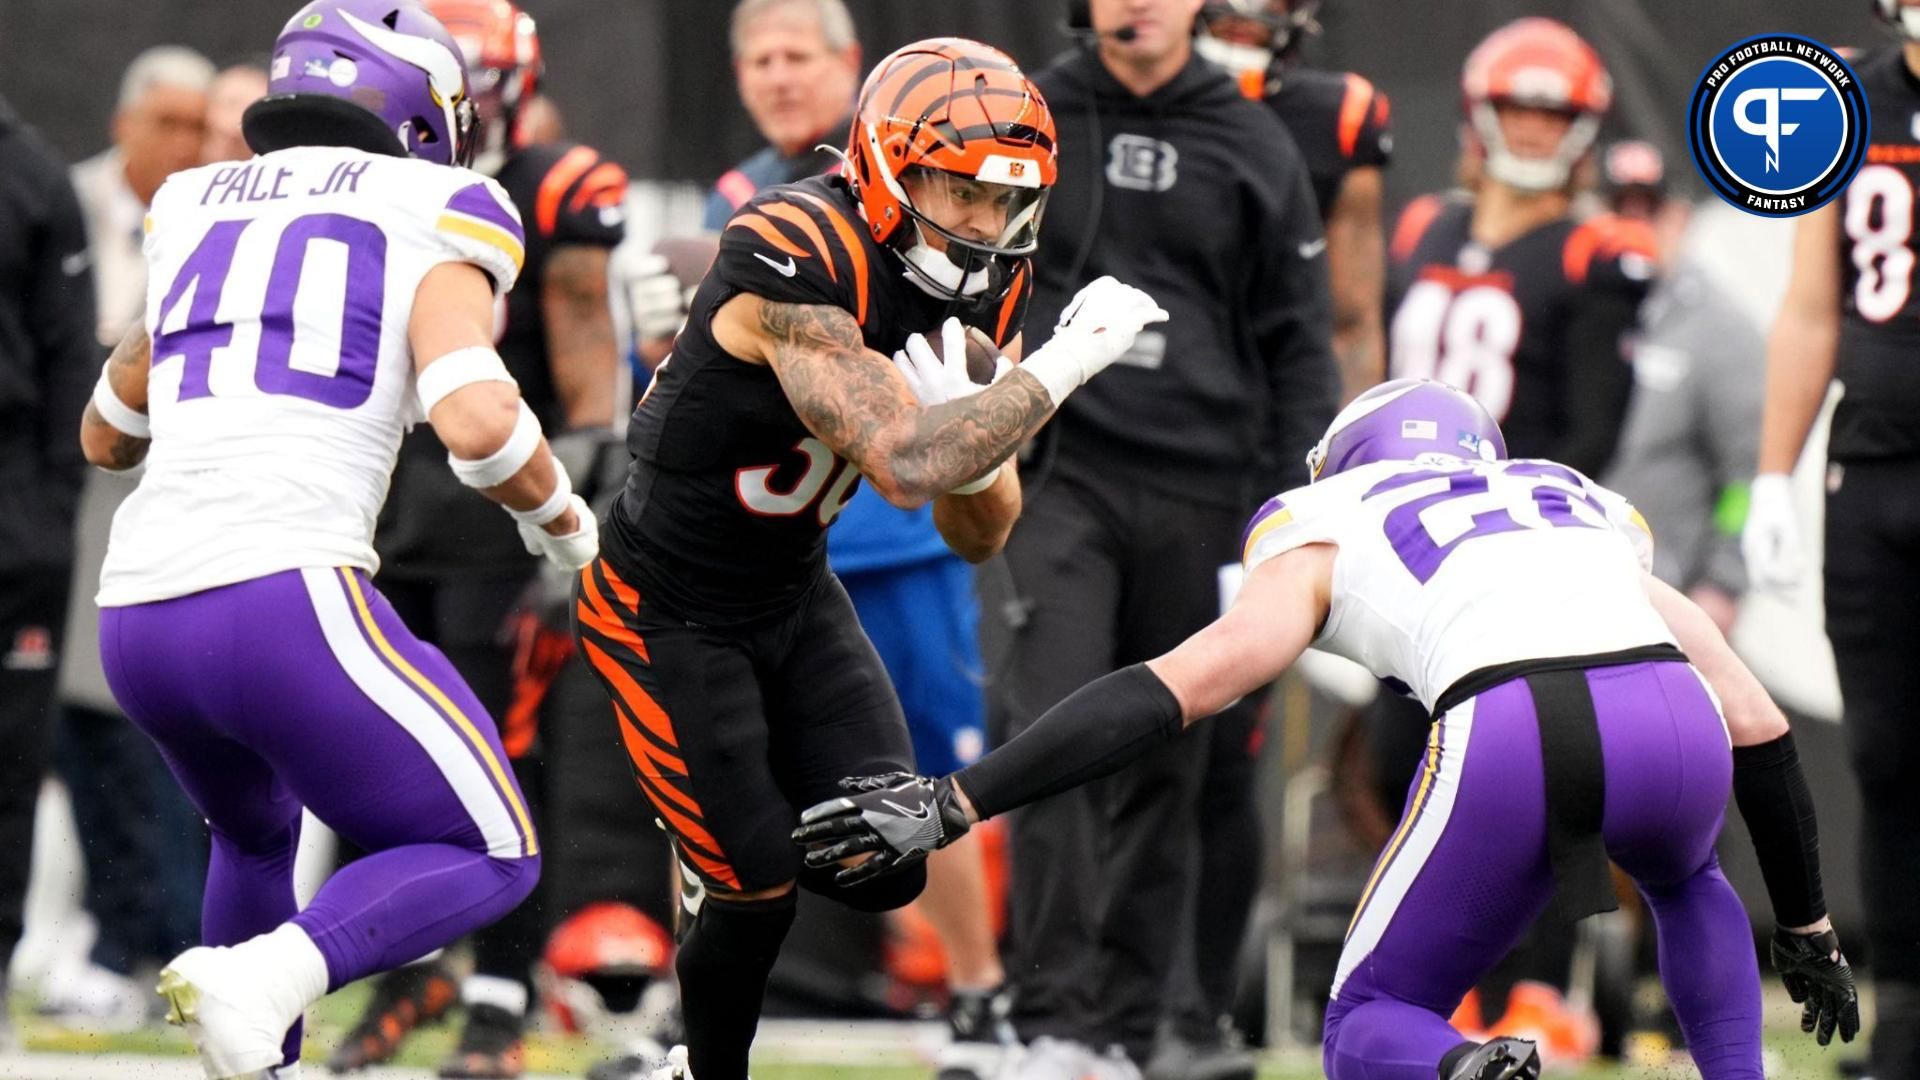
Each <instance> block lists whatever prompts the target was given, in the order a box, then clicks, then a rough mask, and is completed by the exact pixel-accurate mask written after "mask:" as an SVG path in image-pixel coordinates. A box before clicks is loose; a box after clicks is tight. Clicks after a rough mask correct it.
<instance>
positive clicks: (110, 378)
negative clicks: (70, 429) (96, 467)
mask: <svg viewBox="0 0 1920 1080" xmlns="http://www.w3.org/2000/svg"><path fill="white" fill-rule="evenodd" d="M152 362H153V339H152V338H150V337H148V336H147V329H146V327H144V326H141V325H139V324H135V325H134V327H133V328H132V329H130V330H128V331H127V334H126V336H125V337H123V338H121V339H120V343H119V344H118V345H115V346H114V347H113V353H112V354H111V355H109V356H108V357H107V371H106V375H107V382H108V384H109V385H111V386H112V387H113V392H114V393H115V394H117V395H119V397H120V399H121V400H122V401H126V400H127V399H128V398H131V397H136V396H137V397H138V398H139V400H140V403H141V406H142V410H141V411H143V412H144V411H145V409H144V406H145V404H146V397H147V395H146V382H147V370H148V368H149V367H150V366H151V365H152ZM135 387H138V388H139V389H140V391H141V392H140V393H139V394H138V395H135V394H133V393H131V392H130V391H132V390H133V388H135ZM80 426H81V429H82V431H87V430H93V431H96V432H99V433H101V434H104V435H106V436H107V437H108V439H109V442H108V444H107V450H106V455H107V461H106V464H105V465H104V467H105V468H108V469H112V470H114V471H115V472H119V471H120V470H123V469H131V468H133V467H134V466H135V465H138V464H140V462H141V460H142V459H144V458H145V457H146V456H147V447H148V446H150V445H152V442H153V441H152V440H151V439H141V438H137V437H135V436H132V435H129V434H127V433H126V432H124V431H121V430H120V429H119V428H116V427H114V426H113V425H112V424H109V423H107V418H106V417H104V416H101V415H100V410H99V409H97V408H95V407H94V405H93V402H91V401H89V402H87V407H86V410H85V411H84V412H82V413H81V414H80ZM96 437H97V436H96Z"/></svg>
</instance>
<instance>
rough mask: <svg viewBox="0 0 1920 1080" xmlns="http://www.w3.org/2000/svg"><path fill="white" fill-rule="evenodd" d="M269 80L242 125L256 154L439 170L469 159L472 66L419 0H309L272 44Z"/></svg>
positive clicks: (471, 132)
mask: <svg viewBox="0 0 1920 1080" xmlns="http://www.w3.org/2000/svg"><path fill="white" fill-rule="evenodd" d="M268 80H269V81H268V83H267V96H266V97H264V98H262V99H260V100H259V101H257V102H255V103H254V104H253V105H252V106H250V107H249V108H248V109H247V112H246V116H245V117H244V118H243V120H242V123H241V130H242V131H243V132H244V133H245V135H246V138H247V145H249V146H251V147H253V149H254V150H255V151H256V152H258V153H262V154H266V153H271V152H273V151H275V150H284V149H286V148H288V147H292V146H314V145H320V146H353V147H358V148H359V149H362V150H370V151H374V152H378V153H389V154H404V155H406V156H408V157H416V158H420V159H421V160H423V161H431V162H434V163H435V164H438V165H465V164H467V163H468V162H469V161H471V160H472V158H473V143H474V140H473V129H474V110H473V103H472V101H470V100H469V99H468V97H467V66H466V61H465V60H464V59H462V57H461V53H460V46H459V45H457V44H455V43H454V40H453V36H452V35H451V34H448V33H447V30H446V27H444V26H441V25H440V22H439V20H437V19H435V18H434V17H433V16H432V15H431V14H429V13H428V12H427V10H426V8H424V7H421V6H420V5H419V4H418V3H417V2H415V0H313V2H312V3H310V4H308V5H307V6H306V7H303V8H301V9H300V10H299V11H297V12H295V13H294V15H293V18H291V19H289V20H287V25H286V26H285V27H284V28H283V29H282V30H281V31H280V37H279V38H278V39H276V40H275V41H274V43H273V65H272V68H271V69H270V72H269V76H268Z"/></svg>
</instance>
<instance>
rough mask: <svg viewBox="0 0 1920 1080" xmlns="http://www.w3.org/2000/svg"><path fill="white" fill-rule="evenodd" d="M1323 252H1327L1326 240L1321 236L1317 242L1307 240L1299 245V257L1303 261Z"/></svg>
mask: <svg viewBox="0 0 1920 1080" xmlns="http://www.w3.org/2000/svg"><path fill="white" fill-rule="evenodd" d="M1325 250H1327V238H1326V237H1324V236H1323V237H1321V238H1320V239H1318V240H1309V241H1307V242H1306V243H1304V244H1301V245H1300V257H1301V258H1303V259H1311V258H1313V257H1314V256H1315V255H1318V254H1320V253H1321V252H1323V251H1325Z"/></svg>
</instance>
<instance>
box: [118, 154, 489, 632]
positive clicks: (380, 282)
mask: <svg viewBox="0 0 1920 1080" xmlns="http://www.w3.org/2000/svg"><path fill="white" fill-rule="evenodd" d="M525 243H526V240H525V236H524V233H523V232H522V230H521V226H520V219H519V215H518V214H517V213H516V212H515V210H514V208H513V203H512V201H511V200H510V199H509V198H508V197H507V194H506V192H505V191H503V190H502V189H501V188H500V187H499V186H498V185H497V184H495V183H494V182H493V181H492V180H489V179H487V178H486V177H483V176H481V175H480V174H478V173H475V172H471V171H469V170H467V169H459V168H449V167H447V166H444V165H434V164H431V163H428V162H424V161H418V160H415V159H412V158H400V157H388V156H382V155H379V154H369V153H365V152H363V151H359V150H350V149H345V148H340V147H301V148H297V149H292V150H282V151H279V152H277V153H272V154H266V155H263V156H260V157H256V158H254V159H252V160H251V161H244V162H224V163H221V164H217V165H207V166H204V167H202V168H198V169H191V170H188V171H186V172H182V173H176V174H175V175H174V176H173V177H171V178H170V179H168V181H167V182H166V184H165V185H164V186H162V187H161V189H160V191H159V192H158V194H156V195H155V196H154V200H153V206H152V208H151V211H150V214H149V217H148V219H147V236H146V257H147V267H148V271H149V273H148V286H147V315H146V319H147V331H148V333H149V334H151V335H152V338H153V365H152V369H151V372H150V374H149V375H148V378H147V410H148V414H149V416H150V417H151V419H152V428H153V445H152V447H151V448H150V449H149V451H148V454H147V463H146V473H145V475H144V476H143V477H142V478H141V480H140V486H139V488H138V489H137V490H135V491H134V493H133V494H132V495H131V496H129V497H128V499H127V501H126V503H125V504H124V505H122V506H121V508H120V512H119V513H118V514H117V515H115V517H114V521H113V534H112V539H111V541H110V544H109V546H108V550H107V558H106V564H105V566H104V568H103V569H102V571H101V575H100V593H99V596H98V600H99V603H100V604H101V605H102V606H115V605H124V604H138V603H145V602H148V601H153V600H164V599H168V598H170V597H175V596H184V595H186V594H188V593H193V592H198V591H200V590H202V589H209V588H213V587H215V586H219V585H227V584H232V583H234V582H237V581H245V580H249V579H252V578H257V577H262V576H264V575H267V574H273V573H278V572H280V571H283V570H293V569H299V568H303V567H318V566H350V567H359V568H361V569H363V570H366V571H368V572H369V573H371V572H373V571H374V570H376V569H377V568H378V565H379V564H378V559H377V558H376V557H375V555H374V553H373V527H374V520H375V518H376V516H377V515H378V514H379V511H380V504H381V503H382V502H383V501H384V500H385V498H386V494H387V482H388V478H389V476H390V475H391V474H392V472H393V463H394V457H395V455H396V454H397V452H398V450H399V446H400V438H401V436H402V435H403V434H404V433H405V432H406V430H407V428H409V427H411V426H412V425H413V424H414V423H416V422H418V421H419V420H421V419H423V417H422V415H421V412H420V407H419V398H418V395H417V393H416V391H415V387H414V369H413V355H412V351H411V349H410V348H409V347H408V344H407V325H408V322H409V321H410V319H411V316H412V313H413V300H414V294H415V292H416V291H417V290H418V288H419V286H420V281H421V279H422V278H424V277H425V276H426V274H427V272H428V271H429V270H431V269H433V268H434V267H435V266H437V265H439V264H441V263H445V262H466V263H472V264H474V265H476V266H478V267H480V268H481V269H482V270H484V271H486V273H487V274H488V275H489V276H490V277H491V278H492V280H493V286H494V289H495V292H496V295H505V294H506V292H507V290H509V289H511V288H512V287H513V281H514V277H515V275H516V274H517V273H518V272H519V269H520V264H521V261H522V259H523V257H524V247H525Z"/></svg>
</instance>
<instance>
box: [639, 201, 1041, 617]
mask: <svg viewBox="0 0 1920 1080" xmlns="http://www.w3.org/2000/svg"><path fill="white" fill-rule="evenodd" d="M1031 276H1032V274H1031V270H1030V268H1029V266H1028V264H1027V263H1026V262H1025V261H1022V262H1020V263H1018V264H1017V265H1016V266H1015V267H1014V268H1013V269H1012V271H1011V273H1010V275H1009V277H1008V280H1007V284H1006V286H1005V288H1004V289H1002V290H999V291H998V292H997V293H996V294H994V295H991V296H987V297H985V298H983V299H982V300H981V301H980V302H978V303H975V304H968V305H959V306H957V307H956V306H953V305H950V303H949V302H948V301H945V300H940V299H937V298H935V297H933V296H931V295H929V294H928V293H926V292H925V291H923V290H922V289H921V288H920V287H919V286H917V285H915V284H914V283H913V281H912V280H910V279H909V278H908V277H907V270H906V266H905V264H904V263H903V262H902V261H901V260H900V257H899V256H898V255H897V254H896V253H895V252H893V251H890V250H887V249H884V248H882V247H880V246H879V245H877V244H875V243H874V241H873V239H872V238H871V236H870V235H869V233H868V232H867V230H866V228H865V227H864V224H863V219H862V218H861V216H860V213H859V210H858V208H857V206H856V203H855V201H854V199H853V196H852V194H851V192H850V191H849V189H848V188H847V186H846V184H845V182H844V181H842V180H841V179H839V178H838V177H825V176H820V177H809V178H807V179H804V180H800V181H797V182H795V183H792V184H784V185H780V186H778V187H772V188H768V189H766V190H764V191H761V192H760V193H759V194H757V195H755V196H754V198H753V199H752V200H751V201H750V202H748V203H747V204H746V205H745V206H743V207H741V208H740V210H739V211H738V212H736V213H735V214H734V215H733V217H732V218H731V219H729V220H728V222H727V227H726V228H725V229H724V230H723V231H722V232H721V234H720V251H719V254H718V255H717V256H716V257H715V259H714V263H713V267H712V268H711V269H710V270H708V271H707V276H706V278H705V279H704V280H703V281H701V283H700V287H699V289H698V290H696V291H695V293H694V297H693V303H692V305H691V309H690V311H689V313H688V317H687V324H686V327H685V328H684V329H682V330H681V332H680V336H679V338H677V339H676V340H675V341H674V345H673V353H672V355H671V356H669V357H668V358H667V360H666V361H665V362H664V363H662V364H661V365H660V368H659V370H658V371H656V372H655V373H654V379H653V383H652V385H651V386H649V387H648V389H647V393H646V396H645V397H643V398H642V399H641V401H640V404H639V406H638V407H636V408H635V409H634V413H633V420H632V422H631V423H630V424H629V425H628V428H627V449H628V450H629V451H630V452H631V453H632V454H633V465H632V468H631V470H630V471H629V474H628V478H627V485H626V489H625V490H624V491H622V492H621V493H620V497H619V499H618V500H617V501H615V503H614V505H613V509H612V511H611V513H610V514H609V515H608V519H607V523H606V526H605V527H604V528H603V530H602V532H601V546H602V549H603V552H604V553H605V555H606V557H607V559H608V560H609V561H610V562H611V563H612V564H613V565H614V566H615V568H616V569H617V570H618V572H619V573H620V574H621V575H622V576H623V577H628V580H630V581H631V582H632V583H633V585H634V586H635V587H637V588H638V589H639V590H640V592H641V593H642V595H645V596H647V597H649V598H650V599H651V600H652V601H655V602H658V603H661V604H663V605H664V606H665V607H666V608H668V609H669V610H671V611H673V612H674V613H675V614H677V615H679V616H681V617H683V618H686V619H690V620H695V621H699V622H705V623H737V622H745V621H748V620H750V619H755V618H758V617H760V616H763V615H770V614H773V613H775V612H778V611H781V610H783V609H784V608H786V607H787V606H789V605H791V604H793V603H795V602H796V601H798V600H799V599H800V598H801V597H802V596H803V595H804V594H805V593H806V591H807V589H808V588H809V587H811V586H812V585H813V584H814V583H815V582H816V581H817V580H818V579H819V578H820V576H821V575H823V574H825V573H826V571H827V563H826V544H825V536H826V529H827V526H829V525H831V524H832V523H833V519H834V518H835V517H836V516H837V515H838V514H839V513H840V510H841V508H842V507H844V506H845V505H846V503H847V500H848V499H850V498H851V497H852V496H853V491H854V486H855V485H856V484H857V483H859V479H860V473H859V471H858V470H857V469H855V468H854V467H853V465H851V464H850V463H848V462H846V461H843V460H841V459H840V458H839V457H838V456H836V455H835V454H834V453H833V452H832V451H831V450H829V449H828V448H827V446H826V444H824V443H822V442H821V441H820V440H819V439H816V438H814V437H813V435H812V434H811V433H810V432H809V431H808V430H807V428H806V425H804V424H802V423H801V421H800V418H799V416H798V415H796V414H795V413H794V411H793V406H792V405H791V404H789V403H788V402H787V396H786V392H785V390H783V389H782V388H781V386H780V380H779V378H778V376H776V375H775V374H774V372H773V369H772V368H770V367H767V366H766V365H764V364H754V363H748V362H746V361H744V360H740V359H738V358H736V357H734V356H732V355H730V354H728V353H727V352H725V351H724V350H722V349H721V348H720V346H719V344H718V343H717V342H715V341H714V338H713V333H712V330H711V328H710V323H711V322H712V319H713V316H714V313H715V312H717V311H718V310H719V309H720V307H721V305H723V304H725V303H726V302H727V301H728V300H731V299H733V298H734V297H735V296H738V295H740V294H742V293H751V294H753V295H755V296H759V297H761V298H763V299H765V300H769V301H775V302H779V303H789V304H821V305H830V306H833V307H837V308H841V309H843V310H845V311H848V312H850V313H852V314H853V316H854V318H855V319H857V320H858V321H859V323H860V328H861V332H862V334H863V336H864V338H865V340H866V345H867V347H868V348H870V349H872V350H874V351H875V352H878V353H880V354H881V355H882V356H892V355H893V354H894V353H895V352H896V351H898V350H899V349H901V348H902V347H903V346H904V345H905V344H906V339H907V338H908V336H909V335H912V334H916V333H925V332H927V331H930V330H933V329H935V328H936V327H937V326H939V324H940V323H941V321H942V320H943V319H944V318H945V317H946V316H947V314H948V313H949V311H950V310H951V312H952V314H954V315H957V316H958V317H959V318H960V319H961V321H963V322H965V323H967V324H968V325H971V326H976V327H979V328H981V329H983V330H985V331H986V332H987V333H989V334H991V335H992V337H993V339H994V340H995V341H996V342H999V343H1001V344H1003V345H1004V344H1006V343H1007V342H1009V341H1011V340H1012V339H1013V337H1014V335H1016V334H1018V333H1019V332H1020V326H1021V322H1022V321H1023V319H1024V317H1025V311H1026V299H1027V295H1028V293H1029V291H1030V289H1031V283H1030V279H1031ZM629 575H630V576H629Z"/></svg>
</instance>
